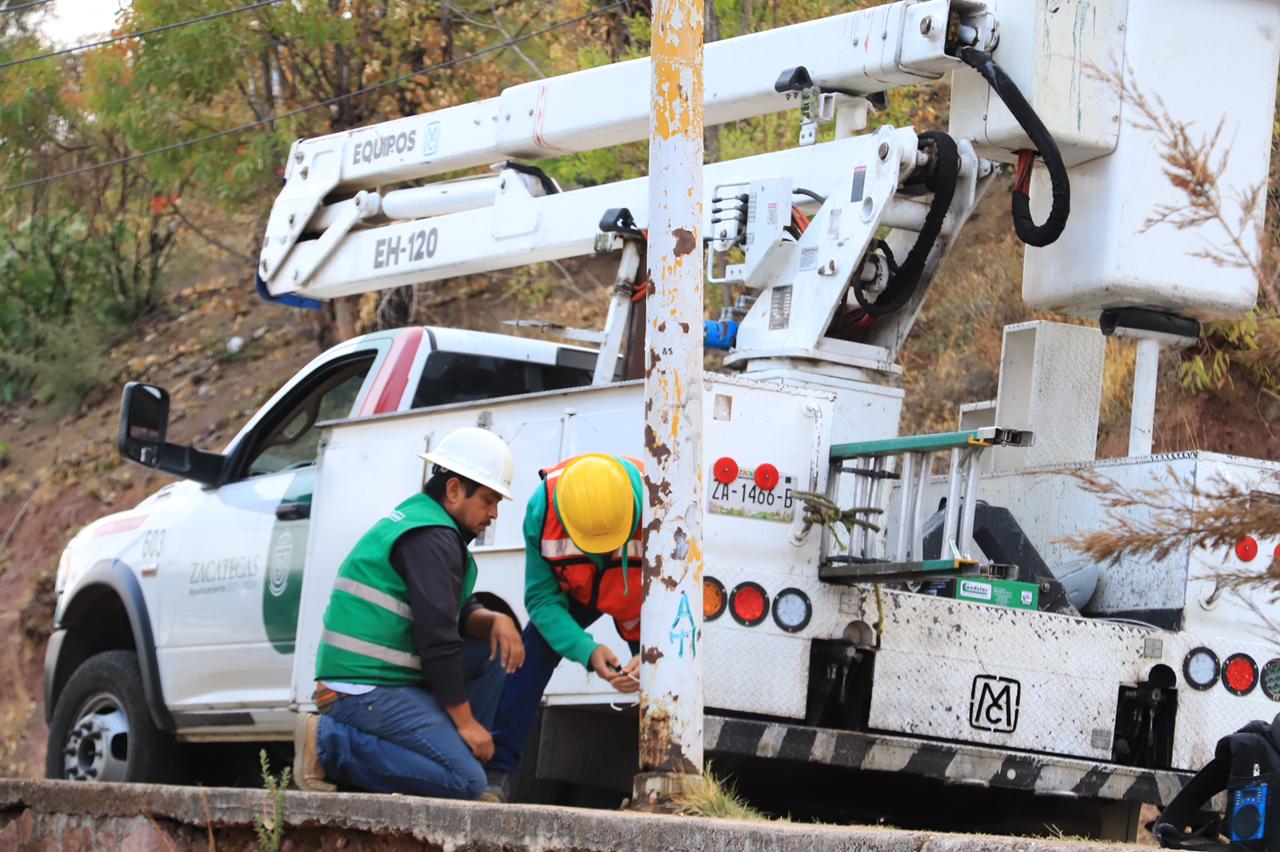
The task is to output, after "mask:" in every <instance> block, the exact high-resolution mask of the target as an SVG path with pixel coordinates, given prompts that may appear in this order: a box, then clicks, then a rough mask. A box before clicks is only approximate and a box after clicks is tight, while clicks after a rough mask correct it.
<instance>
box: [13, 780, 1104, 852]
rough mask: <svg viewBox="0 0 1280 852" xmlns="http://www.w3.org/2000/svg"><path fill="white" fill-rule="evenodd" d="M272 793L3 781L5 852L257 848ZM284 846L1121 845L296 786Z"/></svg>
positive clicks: (784, 851) (923, 848)
mask: <svg viewBox="0 0 1280 852" xmlns="http://www.w3.org/2000/svg"><path fill="white" fill-rule="evenodd" d="M266 802H267V797H266V793H265V792H263V791H259V790H247V789H229V788H198V787H171V786H162V785H151V784H89V783H72V782H66V781H29V780H19V779H11V780H0V848H3V849H47V848H56V849H68V850H76V849H86V850H88V849H95V850H96V849H122V850H124V849H127V850H130V852H144V850H152V849H154V850H188V849H192V850H194V849H201V850H203V849H208V848H209V847H210V843H209V837H210V835H212V836H213V837H214V842H215V843H216V845H217V848H218V849H220V850H223V852H227V850H233V849H243V848H253V846H252V843H253V840H252V826H253V815H254V814H255V813H261V812H262V808H263V805H264V804H266ZM285 809H286V818H285V823H286V826H287V830H286V832H285V838H286V840H285V843H284V844H283V846H282V849H291V850H303V849H321V848H323V849H334V848H352V849H357V848H366V847H368V846H370V845H373V846H376V847H377V848H378V849H387V850H393V849H401V848H404V849H409V848H412V849H421V848H423V847H424V846H425V847H426V848H428V849H432V850H447V852H470V850H502V852H521V851H522V850H528V852H550V850H578V851H579V852H595V851H596V850H600V852H605V850H617V849H624V850H633V851H634V850H642V849H671V850H691V852H692V850H698V852H701V850H708V852H721V850H723V852H729V850H744V849H746V850H753V851H754V850H761V851H763V850H777V852H793V850H794V852H819V851H820V850H821V852H826V850H850V852H852V850H877V851H878V850H886V852H888V851H889V850H892V851H893V852H899V850H901V852H908V850H910V852H952V850H1018V852H1050V851H1051V850H1061V849H1075V850H1089V849H1098V850H1103V849H1106V850H1111V852H1114V850H1115V849H1116V846H1115V845H1114V844H1095V843H1072V842H1067V841H1063V840H1031V839H1026V838H1012V837H985V836H973V835H958V834H938V833H930V832H918V831H898V830H894V829H881V828H868V827H843V826H812V825H804V824H789V823H778V822H739V821H736V820H714V819H703V818H694V817H673V816H655V815H649V814H637V813H619V812H614V811H595V810H582V809H578V808H556V807H544V806H536V805H489V804H482V803H476V802H453V801H446V800H441V799H424V798H415V797H408V796H382V795H373V794H356V793H342V794H336V793H335V794H325V793H300V792H290V793H288V794H287V795H286V805H285Z"/></svg>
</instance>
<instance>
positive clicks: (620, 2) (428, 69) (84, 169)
mask: <svg viewBox="0 0 1280 852" xmlns="http://www.w3.org/2000/svg"><path fill="white" fill-rule="evenodd" d="M630 2H631V0H615V2H613V3H610V4H609V5H608V6H601V7H600V8H599V9H595V10H593V11H590V12H585V13H583V14H581V15H578V16H577V17H573V18H568V19H567V20H563V21H560V22H559V23H555V24H552V25H550V26H548V27H544V28H542V29H540V30H535V31H533V32H530V33H525V34H524V35H521V36H516V37H515V38H510V39H507V40H505V41H502V42H499V43H497V44H491V45H489V46H488V47H485V48H481V49H480V50H477V51H476V52H475V53H469V54H467V55H466V56H459V57H456V58H454V59H446V60H445V61H444V62H437V63H435V64H434V65H427V66H424V67H422V68H419V69H417V70H415V71H410V72H408V73H406V74H401V75H400V76H399V77H393V78H391V79H390V80H383V81H382V82H380V83H374V84H373V85H371V86H365V87H364V88H363V89H356V90H355V91H353V92H347V93H345V94H341V95H335V96H334V97H332V98H325V99H324V100H322V101H317V102H315V103H313V104H308V105H307V106H303V107H298V108H297V109H291V110H288V111H286V112H282V113H280V114H278V115H273V116H268V117H267V118H264V119H260V120H258V121H252V122H250V123H248V124H242V125H240V126H238V127H230V128H227V129H226V130H219V131H217V132H216V133H209V134H206V135H204V136H197V137H196V138H195V139H186V140H184V141H182V142H174V143H173V144H171V145H164V146H162V147H160V148H153V149H152V150H150V151H141V152H139V153H137V154H130V155H128V156H127V157H120V158H118V159H115V160H107V161H106V162H102V163H94V164H92V165H88V166H81V167H80V168H78V169H69V170H68V171H65V172H58V173H57V174H53V175H47V176H45V177H42V178H33V179H32V180H28V181H23V182H22V183H11V184H8V185H6V186H0V193H5V192H9V191H11V190H16V189H27V188H28V187H32V186H41V185H42V184H46V183H52V182H53V181H57V180H63V179H65V178H69V177H75V176H77V175H82V174H88V173H89V172H96V171H98V170H100V169H109V168H112V167H114V166H120V165H124V164H125V163H132V162H134V161H136V160H142V159H145V158H147V157H154V156H156V155H158V154H168V153H171V152H173V151H178V150H181V149H183V148H188V147H190V146H192V145H198V144H200V143H201V142H209V141H212V140H214V139H221V138H223V137H224V136H234V135H235V134H237V133H243V132H245V131H247V130H254V129H257V128H259V127H264V126H266V125H268V124H273V123H274V122H277V121H280V120H282V119H286V118H292V117H293V116H295V115H301V114H302V113H304V112H310V111H311V110H313V109H319V108H320V107H326V106H331V105H333V104H336V103H338V102H340V101H345V100H347V99H348V98H354V97H358V96H359V95H365V94H368V93H369V92H373V91H376V90H378V89H383V88H386V87H387V86H394V85H396V84H398V83H403V82H404V81H405V80H409V79H411V78H413V77H418V76H421V75H423V74H430V73H432V72H435V71H442V70H444V69H447V68H452V67H454V66H455V65H461V64H462V63H464V62H470V61H471V60H473V59H479V58H480V57H482V56H487V55H489V54H490V53H495V52H497V51H499V50H503V49H505V48H508V47H511V46H512V45H516V44H520V43H522V42H526V41H529V40H530V39H534V38H537V37H538V36H542V35H546V34H547V33H549V32H554V31H555V30H560V29H564V28H565V27H571V26H573V25H574V24H579V23H582V22H583V21H586V20H589V19H591V18H595V17H598V16H600V15H603V14H604V13H605V12H611V11H613V10H614V9H617V8H619V7H621V6H625V5H627V4H628V3H630Z"/></svg>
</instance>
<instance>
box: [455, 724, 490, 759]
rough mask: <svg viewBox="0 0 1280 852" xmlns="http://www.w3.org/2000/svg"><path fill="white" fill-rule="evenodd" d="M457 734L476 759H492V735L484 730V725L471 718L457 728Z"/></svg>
mask: <svg viewBox="0 0 1280 852" xmlns="http://www.w3.org/2000/svg"><path fill="white" fill-rule="evenodd" d="M458 736H460V737H462V741H463V742H464V743H466V744H467V748H469V749H471V753H472V754H474V755H475V756H476V760H478V761H480V762H481V763H488V762H489V761H490V760H491V759H493V735H492V734H490V733H489V732H488V731H487V730H485V727H484V725H481V724H480V723H479V722H477V721H475V720H474V719H472V720H471V722H470V723H467V724H463V725H461V726H460V727H459V728H458Z"/></svg>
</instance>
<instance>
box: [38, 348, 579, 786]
mask: <svg viewBox="0 0 1280 852" xmlns="http://www.w3.org/2000/svg"><path fill="white" fill-rule="evenodd" d="M594 364H595V353H593V352H590V351H588V350H583V349H577V348H573V347H568V346H562V345H558V344H553V343H549V342H545V341H540V340H532V339H524V338H518V337H510V336H506V335H498V334H484V333H479V332H470V331H459V330H456V329H446V328H432V327H411V328H403V329H397V330H392V331H380V332H375V333H373V334H367V335H364V336H362V337H358V338H356V339H354V340H350V341H347V342H345V343H342V344H340V345H338V346H335V347H333V348H332V349H330V350H328V351H327V352H325V353H323V354H322V355H320V356H318V357H316V358H315V359H313V360H312V361H311V362H310V363H309V364H307V365H306V366H305V367H304V368H303V369H301V370H300V371H299V372H298V373H297V374H296V375H295V376H294V377H293V378H291V379H290V380H289V381H288V382H286V383H285V384H284V385H283V386H282V387H281V388H280V389H279V390H278V391H276V393H275V394H274V395H273V396H272V397H271V398H270V399H269V400H268V401H267V402H266V404H264V405H263V406H262V408H261V409H260V410H259V411H258V412H257V413H256V414H255V415H254V416H253V417H251V418H250V419H249V421H248V422H247V423H246V424H245V425H244V427H243V428H242V429H241V430H240V431H239V433H238V434H237V435H236V436H235V437H234V438H233V439H232V440H231V441H230V442H229V443H228V444H227V446H226V447H225V448H224V449H223V450H222V451H221V452H220V453H216V454H215V453H204V452H201V451H198V450H192V448H185V447H177V446H176V445H173V444H168V443H167V442H165V441H164V440H163V439H164V435H163V426H164V423H163V420H162V421H161V422H158V423H156V424H154V425H155V426H157V427H158V428H156V429H153V430H151V432H152V433H154V434H147V435H145V436H144V437H143V438H138V437H137V436H134V437H132V438H131V437H130V436H129V435H127V434H124V433H123V432H122V436H121V441H122V445H124V444H128V445H130V446H133V447H134V448H135V450H136V452H137V453H139V454H145V453H154V454H155V455H154V457H155V458H156V459H158V460H159V464H157V465H156V466H157V467H158V468H159V469H161V470H168V471H169V472H173V473H177V474H179V475H183V476H186V477H190V478H187V479H184V480H183V481H179V482H175V483H173V484H171V485H167V486H165V487H163V488H161V489H160V490H159V491H157V492H156V493H155V494H153V495H151V496H150V497H148V498H146V499H145V500H143V501H142V502H141V503H139V504H138V505H137V506H136V507H134V508H133V509H130V510H127V511H124V512H120V513H117V514H114V515H109V516H107V517H104V518H102V519H100V520H98V521H96V522H94V523H93V524H90V525H89V526H87V527H85V528H84V529H83V530H81V531H80V532H79V533H78V534H77V535H76V536H75V538H74V539H73V540H72V541H71V543H70V544H69V545H68V547H67V549H66V551H65V552H64V554H63V556H62V559H61V561H60V563H59V566H58V572H57V578H56V582H55V593H56V594H57V596H58V603H57V610H56V614H55V625H54V630H53V634H52V637H51V639H50V642H49V646H48V651H47V655H46V660H45V708H46V710H45V712H46V721H47V722H48V723H49V725H50V748H49V755H50V757H49V762H48V766H47V770H48V773H49V774H50V775H51V776H53V777H69V778H89V779H94V780H126V779H131V780H143V779H144V778H146V777H147V771H145V770H146V767H144V766H142V765H141V764H137V765H135V764H136V761H134V760H133V752H134V751H135V750H136V749H138V748H141V747H143V745H145V743H144V742H143V741H142V740H141V739H140V738H138V737H137V736H136V733H137V732H141V733H144V734H147V735H150V736H152V737H161V736H163V735H166V734H179V735H181V736H182V737H183V738H185V739H200V738H202V737H206V736H213V737H217V738H224V737H227V736H231V737H234V736H235V735H237V734H244V733H249V732H252V733H253V735H254V736H255V737H258V738H262V739H271V738H273V737H282V736H285V735H286V734H287V732H288V731H289V730H291V728H290V726H291V724H292V723H291V721H290V720H291V714H290V711H289V706H288V705H289V699H290V676H291V670H292V665H293V650H294V641H295V633H296V628H297V620H298V602H299V595H300V591H301V587H302V578H303V575H304V574H305V572H306V566H307V552H306V550H307V539H308V528H309V525H310V515H311V502H312V498H313V494H314V486H315V481H316V459H317V454H318V452H319V449H320V440H321V434H322V432H323V425H324V424H326V423H334V422H342V421H347V420H351V419H354V418H371V417H378V416H380V415H388V414H394V413H397V412H406V411H412V410H417V409H426V408H434V407H440V406H448V405H453V404H457V403H465V402H474V401H477V400H485V399H490V398H496V397H505V396H513V395H522V394H528V393H536V392H542V391H554V390H561V389H565V388H572V387H578V386H582V385H587V384H590V382H591V378H592V370H593V368H594ZM131 397H132V401H133V403H134V408H135V410H136V411H138V412H141V410H142V409H143V408H145V407H146V406H147V405H148V404H149V403H150V404H152V407H153V408H154V407H155V404H157V403H162V404H163V406H164V407H167V395H166V394H165V393H164V391H163V389H160V388H156V387H154V386H141V385H134V386H131V387H130V388H129V389H128V390H127V391H126V405H128V404H129V401H130V398H131ZM133 422H134V423H135V424H136V423H138V422H139V420H138V416H137V415H136V414H135V416H134V417H133ZM122 428H127V427H122ZM136 428H137V427H136V426H135V429H136ZM143 431H146V430H145V429H144V430H143ZM157 438H158V439H159V440H158V441H156V440H154V439H157ZM140 441H141V443H139V442H140ZM131 442H132V443H131ZM193 459H194V460H195V461H194V462H193V461H192V460H193ZM404 463H405V464H406V465H418V464H419V462H418V461H417V459H416V458H413V457H412V456H410V457H408V458H406V459H405V461H404ZM103 652H114V653H115V654H116V657H115V658H114V662H115V663H116V665H115V667H114V668H111V667H108V669H109V670H110V672H111V673H112V674H113V675H114V677H111V678H106V677H104V676H103V673H104V672H106V671H107V670H108V669H104V668H103V665H102V663H103V661H102V660H100V659H98V660H97V661H96V662H95V659H96V656H97V655H100V654H102V653H103ZM128 655H132V657H133V660H134V661H133V662H132V664H131V663H130V662H129V660H128V659H127V657H128ZM108 662H112V661H108ZM121 666H123V668H124V669H125V670H126V671H124V672H123V677H121V674H122V672H121V671H120V668H121ZM135 668H136V672H134V669H135ZM99 669H102V670H103V671H99ZM112 680H114V681H115V682H114V683H112V682H111V681H112ZM120 734H125V736H123V737H122V736H119V735H120ZM130 734H135V736H134V737H132V738H131V737H130V736H129V735H130ZM113 742H114V745H113V744H112V743H113Z"/></svg>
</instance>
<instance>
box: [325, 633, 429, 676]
mask: <svg viewBox="0 0 1280 852" xmlns="http://www.w3.org/2000/svg"><path fill="white" fill-rule="evenodd" d="M320 641H321V642H323V643H325V644H328V645H332V646H333V647H335V648H341V649H342V650H344V651H350V652H351V653H353V654H360V655H361V656H363V657H372V658H373V659H375V660H381V661H382V662H384V663H390V664H391V665H393V666H400V667H401V668H406V669H414V670H415V671H422V658H421V657H419V656H418V655H417V654H406V653H404V652H403V651H397V650H395V649H393V648H384V647H383V646H381V645H375V644H373V643H372V642H366V641H364V640H363V639H357V638H355V637H354V636H347V635H346V634H343V633H337V632H335V631H333V630H329V629H325V630H324V631H322V632H321V633H320Z"/></svg>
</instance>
